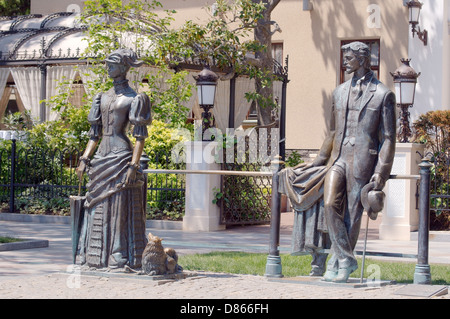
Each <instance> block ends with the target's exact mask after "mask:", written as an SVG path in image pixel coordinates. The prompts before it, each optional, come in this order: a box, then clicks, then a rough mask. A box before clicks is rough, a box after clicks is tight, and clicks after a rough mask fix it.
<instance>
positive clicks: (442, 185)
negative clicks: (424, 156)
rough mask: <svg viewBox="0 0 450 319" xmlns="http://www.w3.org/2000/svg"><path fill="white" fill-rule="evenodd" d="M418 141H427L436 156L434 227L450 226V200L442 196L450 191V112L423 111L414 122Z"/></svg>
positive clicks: (432, 217) (434, 168)
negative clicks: (424, 112)
mask: <svg viewBox="0 0 450 319" xmlns="http://www.w3.org/2000/svg"><path fill="white" fill-rule="evenodd" d="M413 127H414V130H415V132H416V141H418V142H420V143H424V144H425V147H426V151H427V152H428V153H429V154H430V153H431V155H432V159H431V160H432V161H433V163H434V166H433V167H432V169H431V183H432V190H431V192H432V193H433V194H434V195H437V196H436V197H433V198H432V199H431V207H432V210H431V216H430V228H431V229H433V230H446V229H450V212H449V211H448V209H450V200H449V199H448V198H445V197H443V196H441V197H439V195H449V193H450V180H449V176H450V168H449V167H450V111H448V110H446V111H430V112H428V113H426V114H423V115H421V116H420V117H419V119H418V120H417V121H416V122H415V123H414V125H413Z"/></svg>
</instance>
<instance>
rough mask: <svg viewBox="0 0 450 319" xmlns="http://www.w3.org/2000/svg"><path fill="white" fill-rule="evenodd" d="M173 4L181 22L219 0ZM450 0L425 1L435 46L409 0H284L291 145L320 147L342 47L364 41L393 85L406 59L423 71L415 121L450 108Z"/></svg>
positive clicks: (35, 3) (281, 15) (66, 5)
mask: <svg viewBox="0 0 450 319" xmlns="http://www.w3.org/2000/svg"><path fill="white" fill-rule="evenodd" d="M160 2H161V3H162V4H163V7H164V8H163V9H164V10H165V9H174V10H176V11H177V13H176V14H175V17H176V20H175V22H174V27H177V26H179V25H181V24H183V23H184V22H185V21H187V20H189V19H192V20H194V21H198V22H200V23H201V22H202V21H206V20H207V18H208V13H207V11H206V10H205V9H204V7H205V6H208V5H212V4H213V3H214V0H160ZM83 3H84V1H81V0H32V1H31V13H41V14H50V13H54V12H60V11H77V10H81V9H82V7H83ZM449 3H450V0H426V1H425V0H424V5H423V8H422V14H421V20H420V26H421V28H422V29H427V31H428V44H427V46H424V45H423V43H422V42H421V41H420V40H419V39H417V36H416V37H415V38H413V37H412V33H411V31H410V25H409V24H408V8H407V7H406V6H405V1H404V0H357V1H356V0H340V1H335V0H310V1H308V0H282V1H281V2H280V3H279V4H278V5H277V7H276V8H275V10H274V11H273V12H272V20H273V21H276V22H277V23H278V25H279V27H280V29H281V32H276V33H275V34H274V35H273V39H272V41H273V44H274V47H273V50H274V54H275V55H277V57H278V58H279V59H280V60H281V61H284V60H285V58H286V57H287V56H289V79H290V82H289V85H288V88H287V103H286V105H287V111H286V112H287V117H286V118H287V120H286V148H287V149H288V150H289V149H302V150H317V149H319V148H320V146H321V143H322V141H323V139H324V137H325V134H326V131H327V122H328V117H329V114H330V107H331V93H332V91H333V90H334V88H335V87H336V86H337V85H339V84H340V83H341V82H342V81H344V80H346V77H345V75H344V74H343V71H342V58H341V50H340V47H341V45H342V44H345V43H347V42H349V41H355V40H360V41H365V42H367V43H368V44H370V46H371V48H372V68H373V70H374V71H375V73H376V74H377V75H378V77H379V79H380V80H381V81H382V82H383V83H385V84H386V85H387V86H388V87H389V88H391V89H392V90H393V89H394V85H393V80H392V76H391V75H390V72H394V71H395V70H396V69H397V67H398V66H400V59H401V58H408V57H409V58H411V59H412V61H411V65H412V66H413V67H414V68H415V70H416V71H417V72H421V76H420V77H419V83H418V86H417V94H416V103H415V105H414V107H413V108H412V109H411V120H412V121H413V120H414V119H416V118H417V117H418V116H419V115H420V114H422V113H425V112H427V111H429V110H435V109H450V61H449V57H450V55H449V54H450V4H449Z"/></svg>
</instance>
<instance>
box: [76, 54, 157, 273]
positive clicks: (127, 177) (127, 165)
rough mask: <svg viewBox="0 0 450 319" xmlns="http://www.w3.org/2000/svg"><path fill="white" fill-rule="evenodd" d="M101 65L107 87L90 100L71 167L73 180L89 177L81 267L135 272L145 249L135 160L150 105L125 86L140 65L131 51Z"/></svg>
mask: <svg viewBox="0 0 450 319" xmlns="http://www.w3.org/2000/svg"><path fill="white" fill-rule="evenodd" d="M105 61H106V66H107V69H108V75H109V77H111V78H112V79H113V87H112V88H111V89H110V90H109V91H107V92H106V93H99V94H97V95H96V96H95V97H94V100H93V103H92V108H91V111H90V113H89V116H88V121H89V123H90V125H91V129H90V131H89V136H90V140H89V142H88V144H87V147H86V150H85V151H84V154H83V156H82V157H81V158H80V164H79V166H78V168H77V175H78V177H79V178H81V177H82V176H83V174H84V172H86V171H87V173H88V176H89V183H88V184H87V188H88V191H87V193H86V200H85V204H84V208H85V217H84V220H83V226H82V229H81V237H80V257H81V264H82V265H87V266H90V267H95V268H104V267H109V268H122V267H124V266H125V265H127V266H129V267H131V268H140V267H141V259H142V252H143V250H144V248H145V245H146V236H145V219H146V218H145V205H144V203H145V201H144V198H145V196H146V190H145V176H144V174H143V172H142V169H141V168H140V159H141V156H142V152H143V147H144V141H145V139H146V138H147V136H148V132H147V125H149V124H150V123H151V112H150V108H151V105H150V100H149V98H148V96H147V95H146V94H145V93H140V94H137V93H136V92H135V91H134V90H133V89H132V88H131V87H130V86H129V85H128V80H127V79H126V75H127V73H128V70H129V69H130V68H131V67H138V66H140V65H142V63H143V62H142V61H138V60H137V56H136V54H135V53H134V52H133V51H131V50H129V49H119V50H116V51H114V52H113V53H111V54H110V55H109V56H108V57H107V58H106V59H105ZM130 124H132V125H134V129H133V136H134V137H135V138H136V143H135V145H134V146H133V145H132V143H131V141H130V140H129V138H128V137H127V135H126V131H127V128H128V126H129V125H130ZM99 142H100V145H98V143H99ZM97 145H98V149H97V151H95V150H96V148H97ZM94 152H95V155H94ZM93 155H94V156H93ZM92 156H93V157H92Z"/></svg>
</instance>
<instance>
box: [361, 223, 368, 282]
mask: <svg viewBox="0 0 450 319" xmlns="http://www.w3.org/2000/svg"><path fill="white" fill-rule="evenodd" d="M366 217H367V220H366V233H365V235H364V249H363V257H362V264H361V280H360V283H361V284H362V283H363V279H364V263H365V261H366V248H367V233H368V232H369V214H367V215H366Z"/></svg>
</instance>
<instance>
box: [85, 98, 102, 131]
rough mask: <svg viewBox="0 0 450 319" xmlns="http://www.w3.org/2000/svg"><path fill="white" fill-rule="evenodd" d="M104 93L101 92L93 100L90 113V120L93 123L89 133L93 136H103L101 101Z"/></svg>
mask: <svg viewBox="0 0 450 319" xmlns="http://www.w3.org/2000/svg"><path fill="white" fill-rule="evenodd" d="M101 99H102V94H101V93H99V94H97V95H96V96H95V97H94V100H93V101H92V106H91V111H90V112H89V115H88V122H89V124H91V129H90V130H89V133H88V135H89V136H90V137H91V138H99V137H101V136H102V112H101V110H100V102H101Z"/></svg>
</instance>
